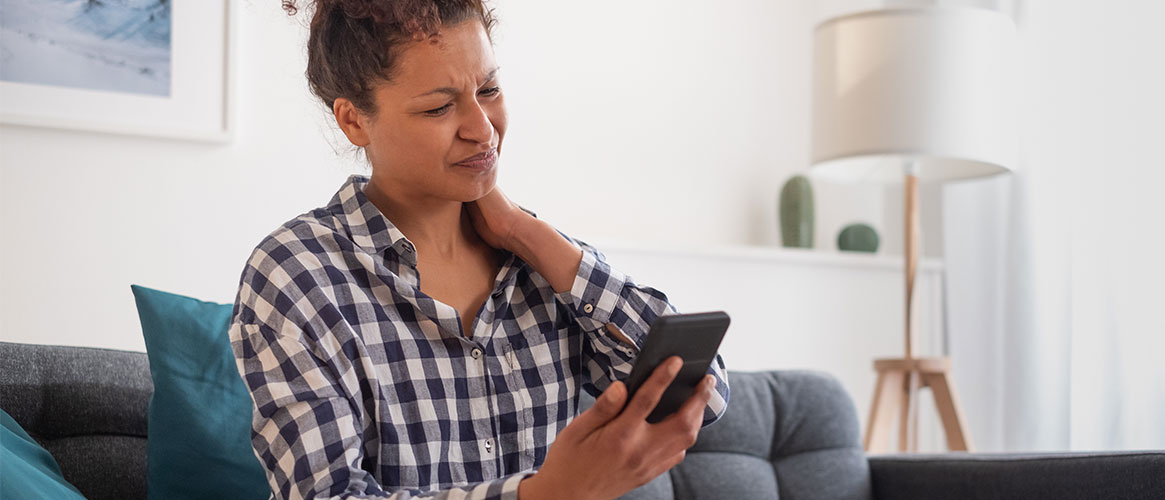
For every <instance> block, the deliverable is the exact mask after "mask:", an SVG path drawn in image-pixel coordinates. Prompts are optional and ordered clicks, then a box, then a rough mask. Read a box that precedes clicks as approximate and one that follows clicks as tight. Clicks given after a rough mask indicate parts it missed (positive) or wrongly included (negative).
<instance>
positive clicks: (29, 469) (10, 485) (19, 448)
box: [0, 409, 85, 500]
mask: <svg viewBox="0 0 1165 500" xmlns="http://www.w3.org/2000/svg"><path fill="white" fill-rule="evenodd" d="M0 498H3V499H5V500H34V499H54V500H84V498H85V497H83V496H81V492H80V491H77V488H74V487H73V485H71V484H69V482H68V481H65V477H64V476H63V475H61V468H60V467H59V466H57V461H56V460H53V457H52V455H49V452H48V451H46V450H45V449H44V448H42V447H41V446H40V444H38V443H37V442H36V441H35V440H33V439H32V437H30V436H29V435H28V433H27V432H24V429H22V428H21V427H20V425H19V424H17V423H16V421H15V420H13V419H12V417H11V416H9V415H8V413H6V412H5V411H4V410H2V409H0Z"/></svg>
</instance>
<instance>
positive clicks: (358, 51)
mask: <svg viewBox="0 0 1165 500" xmlns="http://www.w3.org/2000/svg"><path fill="white" fill-rule="evenodd" d="M282 2H283V10H285V11H287V14H288V15H292V16H293V15H295V14H296V13H297V12H299V7H298V6H297V5H296V4H297V3H300V4H307V5H309V6H314V7H315V8H314V13H313V14H312V18H311V28H310V29H311V31H310V33H309V35H308V40H307V71H306V72H305V74H306V75H307V81H308V84H309V85H310V86H311V91H312V93H313V94H315V95H316V97H319V98H320V100H321V101H323V103H324V104H325V105H327V107H328V109H329V110H330V109H332V106H333V105H334V104H335V102H336V99H337V98H340V97H344V98H347V99H348V100H350V101H352V104H354V105H355V106H356V108H357V109H359V110H360V111H362V112H364V113H367V114H376V102H375V100H374V99H373V96H372V90H373V88H375V86H376V84H378V83H381V82H384V81H388V80H390V79H391V78H392V73H393V70H394V67H395V62H396V57H397V56H398V55H399V54H400V49H401V46H402V45H403V44H404V43H406V42H409V41H411V40H420V39H423V38H425V37H427V36H431V35H434V34H436V33H437V32H438V31H439V30H440V28H441V26H442V25H453V24H457V23H460V22H462V21H468V20H471V19H477V20H479V21H481V24H482V26H484V27H485V30H486V34H487V35H489V34H490V33H491V30H492V29H493V26H494V23H495V19H494V17H493V9H488V8H486V6H485V1H484V0H299V1H298V2H297V1H296V0H282Z"/></svg>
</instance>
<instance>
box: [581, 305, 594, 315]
mask: <svg viewBox="0 0 1165 500" xmlns="http://www.w3.org/2000/svg"><path fill="white" fill-rule="evenodd" d="M594 310H595V306H592V305H590V304H587V305H585V306H583V312H585V313H587V314H590V313H591V311H594Z"/></svg>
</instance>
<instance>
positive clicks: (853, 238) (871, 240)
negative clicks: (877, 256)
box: [837, 224, 878, 253]
mask: <svg viewBox="0 0 1165 500" xmlns="http://www.w3.org/2000/svg"><path fill="white" fill-rule="evenodd" d="M837 248H838V249H839V250H844V251H847V252H869V253H874V252H877V251H878V231H875V230H874V228H872V227H870V226H869V225H868V224H850V225H848V226H846V227H845V229H842V230H841V233H838V235H837Z"/></svg>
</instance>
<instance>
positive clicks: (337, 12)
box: [230, 0, 728, 500]
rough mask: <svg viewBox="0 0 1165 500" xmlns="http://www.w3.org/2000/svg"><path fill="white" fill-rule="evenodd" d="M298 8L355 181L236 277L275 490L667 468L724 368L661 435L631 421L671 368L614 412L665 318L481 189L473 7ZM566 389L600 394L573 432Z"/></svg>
mask: <svg viewBox="0 0 1165 500" xmlns="http://www.w3.org/2000/svg"><path fill="white" fill-rule="evenodd" d="M283 4H284V8H285V9H287V10H288V11H289V13H291V14H294V13H295V11H296V10H297V9H296V7H297V6H296V5H295V2H294V1H292V0H284V2H283ZM310 7H314V9H312V10H313V12H314V15H313V17H312V21H311V33H310V36H309V40H308V54H309V58H308V69H307V77H308V81H309V83H310V85H311V88H312V91H313V92H314V93H315V94H316V95H317V96H318V97H319V98H320V99H321V100H323V102H324V103H325V104H327V105H328V106H329V107H330V108H331V109H332V110H333V113H334V115H335V118H336V122H337V124H338V125H339V127H340V129H341V130H342V131H343V132H344V134H345V135H346V137H347V138H348V140H349V141H351V142H352V144H354V145H355V146H357V147H360V148H363V150H364V152H365V154H366V155H367V158H368V161H369V163H370V164H371V167H372V174H371V176H370V177H365V176H358V175H354V176H351V177H350V178H349V179H348V181H347V182H346V183H344V185H343V186H341V188H340V190H339V192H337V193H336V195H335V197H333V198H332V200H331V201H330V202H329V203H328V204H327V205H326V206H324V207H321V208H318V209H316V210H313V211H311V212H308V213H305V214H303V215H300V216H299V217H297V218H295V219H293V220H291V221H289V222H287V223H286V224H284V225H282V226H281V227H280V228H278V229H276V230H275V231H274V232H273V233H271V234H270V235H269V236H268V237H267V238H265V239H264V240H263V241H262V242H261V243H260V244H259V246H258V248H256V249H255V251H254V253H253V254H252V255H251V257H250V259H249V261H248V262H247V265H246V268H245V269H244V271H243V275H242V278H241V283H240V288H239V294H238V297H237V299H236V304H235V311H234V315H233V318H232V322H231V327H230V337H231V344H232V347H233V349H234V353H235V356H236V358H237V360H238V364H239V369H240V371H241V373H242V375H243V378H244V380H245V381H246V383H247V385H248V387H249V389H250V391H251V395H252V398H253V399H254V403H255V413H254V421H253V432H252V437H253V445H254V449H255V453H256V455H257V456H258V457H259V459H260V461H261V463H262V464H263V465H264V467H265V468H266V469H267V477H268V480H269V482H270V484H271V487H272V490H273V492H274V496H275V497H276V498H281V499H282V498H288V499H291V498H370V497H372V498H392V499H403V498H410V497H413V496H434V497H437V498H515V497H518V498H521V499H522V500H537V499H552V498H553V499H568V500H569V499H573V498H579V499H583V498H614V497H617V496H619V495H621V494H623V493H625V492H627V491H629V490H631V489H633V488H635V487H637V486H639V485H641V484H644V483H646V482H647V481H649V480H651V479H652V478H654V477H655V476H657V475H659V474H661V473H663V472H664V471H666V470H667V469H668V468H670V467H671V466H673V465H675V464H676V463H678V462H679V461H680V460H682V459H683V456H684V450H685V449H686V448H687V447H689V446H690V445H691V444H692V443H693V442H694V440H695V437H696V434H697V432H698V430H699V428H700V427H701V425H706V424H708V423H711V422H712V421H714V420H716V419H717V418H719V416H720V415H721V414H723V412H724V409H725V407H726V405H727V398H728V386H727V383H726V379H725V377H724V371H723V370H724V366H723V363H722V362H721V361H720V360H719V358H717V361H716V363H713V367H712V369H710V370H709V373H710V375H709V376H708V377H706V379H705V380H704V382H703V383H702V385H701V386H700V387H699V388H698V390H697V391H695V393H694V394H693V396H692V397H691V398H690V400H689V401H688V402H687V403H686V404H685V406H684V407H683V409H681V410H680V411H679V412H678V413H676V414H674V415H673V416H671V417H670V418H668V419H667V420H665V421H663V422H660V423H658V424H648V423H647V422H646V421H645V420H644V418H645V417H646V415H647V414H648V413H649V412H650V410H651V409H652V407H653V406H654V404H655V402H656V401H657V400H658V398H659V395H660V394H661V392H662V390H663V388H664V387H666V385H667V383H668V382H669V381H670V380H671V378H672V377H674V374H675V372H676V371H678V369H679V364H680V362H679V360H678V358H672V359H670V360H669V361H668V362H667V363H664V364H662V365H661V366H660V368H658V369H657V370H656V372H655V373H654V374H653V376H652V378H651V380H650V381H649V383H648V385H646V386H645V387H644V389H643V390H641V391H639V392H637V393H636V395H635V397H634V398H633V399H632V400H631V401H630V402H629V403H628V404H627V405H626V408H624V403H625V400H626V399H627V392H626V388H625V387H624V386H623V384H622V383H621V382H618V381H617V380H619V379H620V378H623V377H625V376H626V375H627V374H628V373H629V372H630V368H631V364H632V362H633V360H634V358H635V355H636V353H637V352H638V349H639V346H640V345H641V344H642V341H643V338H644V336H645V335H646V332H647V329H648V327H649V326H650V324H651V323H652V322H653V321H654V320H655V318H657V317H658V316H660V315H663V314H669V313H673V312H675V310H674V308H673V307H672V306H671V305H670V304H669V303H668V302H667V298H666V297H665V296H664V295H663V294H662V293H660V292H658V291H656V290H654V289H652V288H649V287H645V286H641V285H637V284H635V283H633V282H632V281H630V280H629V279H628V278H627V277H626V276H625V275H623V274H621V273H619V272H618V271H616V270H615V269H612V268H611V267H610V266H608V265H607V264H606V263H605V262H604V260H603V256H602V254H601V253H599V252H598V251H596V250H595V249H594V248H593V247H591V246H589V245H587V244H585V243H583V242H581V241H578V240H574V239H572V238H569V237H567V236H566V235H563V234H562V233H559V232H558V231H557V230H555V229H554V228H553V227H552V226H551V225H549V224H548V223H546V222H544V221H542V220H539V219H537V218H536V217H534V216H533V215H532V214H530V213H528V212H526V211H524V210H523V209H521V208H520V207H518V206H517V205H516V204H514V203H513V202H511V201H510V200H509V199H507V198H506V196H505V195H504V194H503V193H502V192H501V191H500V190H498V189H497V188H496V186H495V179H496V177H497V168H498V159H499V158H500V156H501V149H502V148H501V146H502V139H503V138H504V136H505V131H506V112H505V104H504V95H503V93H502V91H501V88H500V85H499V83H498V81H499V75H498V67H497V64H496V62H495V60H494V53H493V48H492V45H491V42H490V39H489V29H490V27H491V26H492V24H493V18H492V15H491V12H490V11H489V10H487V9H486V8H485V7H484V6H483V5H482V4H481V2H480V0H477V1H474V0H461V1H452V0H443V1H442V0H438V1H431V0H430V1H420V0H411V1H373V0H363V1H355V0H328V1H317V2H313V3H312V4H311V5H310ZM580 389H582V390H586V391H588V392H589V393H591V394H592V395H597V396H599V397H598V399H597V400H596V403H595V405H594V406H593V407H592V408H590V409H588V410H587V411H585V412H583V413H581V414H578V409H577V403H578V396H579V390H580ZM551 443H553V446H551Z"/></svg>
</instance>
